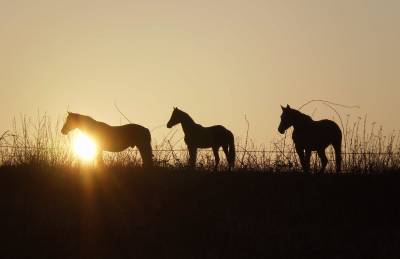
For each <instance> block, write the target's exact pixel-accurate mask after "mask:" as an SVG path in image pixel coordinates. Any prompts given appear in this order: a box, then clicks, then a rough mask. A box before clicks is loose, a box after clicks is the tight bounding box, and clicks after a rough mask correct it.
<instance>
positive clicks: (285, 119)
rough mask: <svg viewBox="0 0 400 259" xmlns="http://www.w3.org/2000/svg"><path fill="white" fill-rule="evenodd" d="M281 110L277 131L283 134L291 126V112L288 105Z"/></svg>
mask: <svg viewBox="0 0 400 259" xmlns="http://www.w3.org/2000/svg"><path fill="white" fill-rule="evenodd" d="M281 108H282V115H281V123H280V124H279V127H278V131H279V133H281V134H283V133H285V131H286V130H287V129H288V128H289V127H290V126H292V125H293V112H292V111H293V110H292V108H290V106H289V104H288V105H287V106H286V107H283V106H282V105H281Z"/></svg>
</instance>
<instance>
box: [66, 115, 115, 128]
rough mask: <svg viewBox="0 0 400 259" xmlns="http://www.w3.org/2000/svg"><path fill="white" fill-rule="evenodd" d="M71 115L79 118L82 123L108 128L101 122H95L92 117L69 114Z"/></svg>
mask: <svg viewBox="0 0 400 259" xmlns="http://www.w3.org/2000/svg"><path fill="white" fill-rule="evenodd" d="M71 114H73V115H74V116H76V117H79V119H80V120H82V121H84V122H85V123H88V124H101V125H107V126H109V125H108V124H106V123H104V122H101V121H97V120H95V119H93V118H92V117H90V116H87V115H83V114H79V113H71Z"/></svg>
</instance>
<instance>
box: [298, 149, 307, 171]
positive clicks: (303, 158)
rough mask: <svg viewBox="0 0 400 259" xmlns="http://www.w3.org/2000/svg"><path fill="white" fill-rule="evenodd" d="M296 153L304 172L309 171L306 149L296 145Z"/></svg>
mask: <svg viewBox="0 0 400 259" xmlns="http://www.w3.org/2000/svg"><path fill="white" fill-rule="evenodd" d="M296 153H297V155H298V156H299V159H300V164H301V167H302V168H303V170H304V172H306V173H307V172H308V171H307V165H306V163H305V156H304V149H303V148H301V147H298V146H296Z"/></svg>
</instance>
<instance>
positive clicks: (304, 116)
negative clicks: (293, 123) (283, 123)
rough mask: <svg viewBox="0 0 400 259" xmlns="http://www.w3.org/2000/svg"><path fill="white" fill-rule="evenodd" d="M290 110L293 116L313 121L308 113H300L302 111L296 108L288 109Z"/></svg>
mask: <svg viewBox="0 0 400 259" xmlns="http://www.w3.org/2000/svg"><path fill="white" fill-rule="evenodd" d="M290 110H291V112H292V113H293V114H295V116H296V117H298V118H301V119H304V120H306V121H308V122H311V121H313V119H312V118H311V116H309V115H307V114H305V113H302V112H301V111H299V110H296V109H290Z"/></svg>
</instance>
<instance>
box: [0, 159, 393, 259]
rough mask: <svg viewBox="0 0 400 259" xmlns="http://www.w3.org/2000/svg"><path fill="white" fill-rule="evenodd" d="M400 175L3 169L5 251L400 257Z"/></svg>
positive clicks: (3, 253)
mask: <svg viewBox="0 0 400 259" xmlns="http://www.w3.org/2000/svg"><path fill="white" fill-rule="evenodd" d="M399 178H400V176H399V174H398V172H391V173H386V174H384V175H382V174H378V175H372V174H370V175H351V174H346V175H320V176H316V175H307V176H306V175H302V174H299V173H298V172H288V173H281V174H275V173H271V172H264V171H257V172H256V171H254V172H245V171H235V172H230V173H229V172H218V173H215V172H210V171H187V170H173V169H170V170H168V169H165V168H159V169H154V170H151V171H143V170H141V169H140V168H111V167H110V168H104V169H103V170H101V169H94V168H80V169H79V168H75V169H71V168H56V167H54V168H53V167H46V168H43V167H32V166H17V167H13V166H5V167H1V169H0V201H1V202H0V204H1V206H2V210H1V218H0V222H1V225H2V227H1V233H2V234H1V235H2V241H1V248H0V257H2V258H7V257H8V258H14V257H25V258H27V257H28V258H31V257H35V258H77V257H80V258H111V257H114V258H118V257H119V258H127V257H131V258H266V257H271V258H310V257H318V258H398V256H399V255H400V247H399V245H398V244H399V243H400V223H399V216H400V205H399V202H398V197H400V188H399V187H398V184H399V180H400V179H399Z"/></svg>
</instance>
